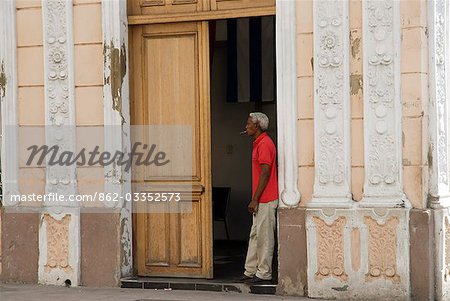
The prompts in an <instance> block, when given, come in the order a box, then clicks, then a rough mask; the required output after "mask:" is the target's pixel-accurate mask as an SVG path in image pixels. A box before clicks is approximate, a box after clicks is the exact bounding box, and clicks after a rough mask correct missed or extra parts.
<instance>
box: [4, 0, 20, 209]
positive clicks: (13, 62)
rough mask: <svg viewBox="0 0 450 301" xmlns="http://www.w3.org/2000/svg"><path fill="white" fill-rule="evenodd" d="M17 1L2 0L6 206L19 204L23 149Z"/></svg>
mask: <svg viewBox="0 0 450 301" xmlns="http://www.w3.org/2000/svg"><path fill="white" fill-rule="evenodd" d="M16 53H17V43H16V1H15V0H10V1H0V101H1V126H2V132H1V135H2V139H1V177H2V185H3V186H2V190H3V198H2V205H3V206H13V205H17V204H18V202H14V200H13V199H11V195H19V185H18V174H19V158H18V156H19V150H18V144H17V142H18V129H17V128H18V124H17V54H16Z"/></svg>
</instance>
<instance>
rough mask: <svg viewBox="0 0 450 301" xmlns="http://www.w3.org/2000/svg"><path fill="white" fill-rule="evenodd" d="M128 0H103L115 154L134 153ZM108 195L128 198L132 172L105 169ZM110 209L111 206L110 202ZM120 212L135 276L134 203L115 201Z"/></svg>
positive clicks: (108, 132) (106, 103)
mask: <svg viewBox="0 0 450 301" xmlns="http://www.w3.org/2000/svg"><path fill="white" fill-rule="evenodd" d="M126 7H127V6H126V1H125V0H103V1H102V23H103V24H102V27H103V46H104V47H103V49H104V50H105V52H104V66H103V75H104V85H103V112H104V123H105V126H104V135H105V150H107V151H110V152H111V153H114V152H115V151H122V152H124V153H128V152H129V150H130V101H129V83H128V78H129V77H128V70H129V69H128V60H127V58H128V20H127V11H126ZM104 172H105V193H117V194H118V195H119V196H122V197H123V199H125V195H126V193H130V192H131V174H130V171H124V170H123V169H122V168H121V166H119V165H116V164H113V165H108V166H105V170H104ZM106 205H107V206H108V205H109V204H108V203H106ZM111 206H114V207H116V208H119V209H120V213H121V215H120V225H121V228H120V235H121V237H120V242H121V248H122V252H121V254H122V256H123V258H121V274H122V276H129V275H131V273H132V267H133V258H132V225H131V211H132V208H131V203H130V202H112V204H111Z"/></svg>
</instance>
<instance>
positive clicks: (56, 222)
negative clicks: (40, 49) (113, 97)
mask: <svg viewBox="0 0 450 301" xmlns="http://www.w3.org/2000/svg"><path fill="white" fill-rule="evenodd" d="M42 21H43V22H42V23H43V39H44V41H43V44H44V58H43V59H44V78H45V136H46V144H47V145H48V146H50V147H51V146H53V145H56V146H58V147H59V150H60V151H61V152H63V151H69V152H72V153H75V151H76V144H75V139H76V137H75V130H76V123H75V95H74V92H75V84H74V77H75V74H74V51H73V47H74V46H73V28H72V26H73V3H72V1H71V0H42ZM45 192H46V193H47V194H48V193H58V194H59V195H63V196H65V197H66V200H67V197H68V196H69V195H75V194H76V193H77V178H76V165H70V166H57V165H54V166H49V165H47V167H46V187H45ZM44 205H45V208H44V210H43V212H42V213H41V222H40V224H39V225H40V226H39V271H38V279H39V283H41V284H53V285H64V283H65V281H66V280H67V281H69V280H70V284H71V285H72V286H78V285H79V283H80V263H81V247H80V209H79V207H78V206H79V204H78V203H77V202H68V201H66V202H64V204H58V205H55V204H51V203H50V204H44ZM71 207H73V208H71ZM56 233H58V234H56ZM58 237H59V239H58V241H56V240H55V239H57V238H58ZM66 261H68V262H66Z"/></svg>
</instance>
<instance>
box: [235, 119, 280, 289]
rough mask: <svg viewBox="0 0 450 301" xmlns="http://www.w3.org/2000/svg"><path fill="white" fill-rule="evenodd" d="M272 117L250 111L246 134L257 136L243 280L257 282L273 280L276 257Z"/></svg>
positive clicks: (274, 165)
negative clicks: (249, 228)
mask: <svg viewBox="0 0 450 301" xmlns="http://www.w3.org/2000/svg"><path fill="white" fill-rule="evenodd" d="M268 127H269V118H267V116H266V115H265V114H263V113H250V114H249V117H248V119H247V125H246V127H245V129H246V131H245V133H246V134H247V135H248V136H250V137H252V138H253V139H254V141H253V151H252V200H251V202H250V204H249V205H248V211H249V212H250V213H252V214H253V225H252V228H251V231H250V239H249V245H248V251H247V258H246V261H245V272H244V276H243V278H242V279H241V280H243V281H245V282H247V283H251V284H256V283H264V282H268V281H270V280H272V257H273V251H274V250H273V249H274V246H275V227H276V224H275V223H276V220H275V215H276V209H277V206H278V180H277V166H276V148H275V144H274V143H273V141H272V139H271V138H270V137H269V136H268V135H267V133H266V131H267V128H268Z"/></svg>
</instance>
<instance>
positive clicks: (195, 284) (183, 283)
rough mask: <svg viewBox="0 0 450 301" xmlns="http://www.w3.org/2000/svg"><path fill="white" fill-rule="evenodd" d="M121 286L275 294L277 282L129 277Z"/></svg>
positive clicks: (123, 279)
mask: <svg viewBox="0 0 450 301" xmlns="http://www.w3.org/2000/svg"><path fill="white" fill-rule="evenodd" d="M120 282H121V286H120V287H121V288H137V289H161V290H195V291H209V292H235V293H245V294H264V295H275V292H276V288H277V285H276V284H264V285H248V284H245V283H236V282H227V281H220V280H216V279H212V280H208V279H190V278H153V277H148V278H147V277H128V278H122V279H121V280H120Z"/></svg>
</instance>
